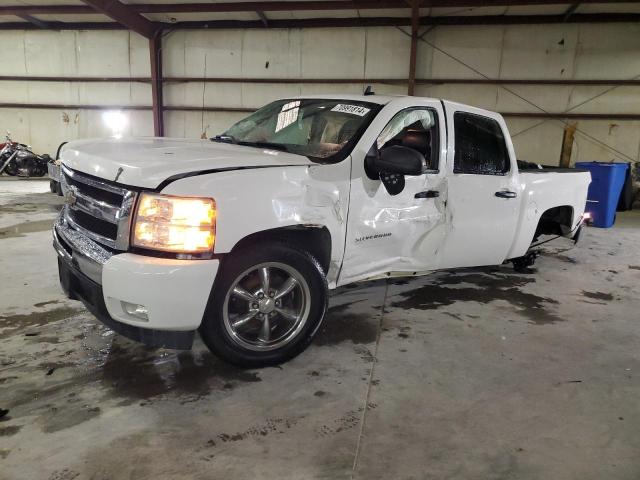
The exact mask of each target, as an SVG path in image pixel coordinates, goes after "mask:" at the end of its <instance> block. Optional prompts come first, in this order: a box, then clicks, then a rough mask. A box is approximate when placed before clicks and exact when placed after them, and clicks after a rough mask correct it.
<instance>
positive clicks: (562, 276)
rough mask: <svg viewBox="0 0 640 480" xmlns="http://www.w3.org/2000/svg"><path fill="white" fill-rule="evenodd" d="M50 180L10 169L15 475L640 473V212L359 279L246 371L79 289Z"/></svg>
mask: <svg viewBox="0 0 640 480" xmlns="http://www.w3.org/2000/svg"><path fill="white" fill-rule="evenodd" d="M46 190H47V184H46V183H44V182H7V181H2V182H0V247H1V250H0V272H1V278H2V280H1V282H0V408H4V409H9V413H8V414H6V415H5V416H4V418H2V419H1V420H0V478H2V479H3V480H4V479H27V478H28V479H32V480H37V479H50V480H54V479H55V480H61V479H115V478H117V479H121V478H132V479H136V480H143V479H151V478H153V479H169V478H196V479H214V478H230V479H263V478H265V479H266V478H277V479H320V478H326V479H338V478H350V477H354V478H358V479H373V478H384V479H445V478H451V479H483V480H484V479H511V478H512V479H525V480H526V479H580V480H588V479H598V480H601V479H609V480H610V479H629V480H632V479H634V480H635V479H638V478H640V433H639V432H640V428H639V427H640V401H639V399H640V315H639V313H638V312H639V311H640V215H638V213H637V212H632V213H631V214H623V215H620V222H619V225H620V226H618V227H616V228H614V229H611V230H599V229H589V231H588V232H587V234H586V235H585V238H584V241H583V243H581V245H579V247H578V248H576V249H573V250H569V251H564V252H563V251H561V250H562V249H564V248H566V247H567V246H568V245H567V244H564V243H562V244H558V245H555V246H553V247H552V248H550V249H549V253H548V254H547V255H545V256H544V257H542V258H541V259H539V261H538V264H537V268H538V270H537V272H535V273H532V274H517V273H514V272H513V271H512V269H511V268H509V267H508V266H504V267H501V268H491V269H477V270H464V271H457V272H442V273H437V274H434V275H431V276H429V277H423V278H420V279H413V280H409V281H404V280H395V281H389V282H385V281H379V282H370V283H366V284H362V285H357V286H354V287H351V288H342V289H340V290H339V291H337V292H335V294H334V295H333V297H332V300H331V305H332V308H331V310H330V313H329V316H328V318H327V319H326V322H325V324H324V327H323V329H322V331H321V333H320V334H319V336H318V338H317V340H316V341H315V342H314V344H313V345H312V346H311V347H310V348H309V350H308V351H307V352H305V353H304V354H302V355H301V356H299V357H298V358H296V359H295V360H293V361H291V362H289V363H287V364H286V365H283V366H282V367H281V368H269V369H264V370H251V371H242V370H238V369H235V368H232V367H229V366H227V365H225V364H223V363H221V362H220V361H219V360H217V359H216V358H215V357H213V356H212V355H210V354H209V353H208V352H207V351H206V349H205V348H204V346H203V345H202V343H201V342H200V341H198V343H197V345H196V347H195V349H194V350H193V351H192V352H187V353H184V352H183V353H176V352H173V351H165V350H152V349H146V348H144V347H142V346H140V345H137V344H135V343H132V342H130V341H128V340H125V339H123V338H121V337H118V336H115V335H113V334H112V332H110V331H109V330H107V329H105V328H104V327H102V326H101V325H100V324H99V323H98V322H97V321H96V320H94V319H93V318H92V317H91V315H89V314H87V313H86V312H85V311H84V309H83V308H82V306H81V305H80V304H79V303H77V302H72V301H69V300H66V299H64V298H63V296H62V294H61V292H60V290H59V287H58V281H57V273H56V265H55V257H54V253H53V250H52V249H51V241H50V232H49V228H50V225H51V221H52V219H53V217H54V215H55V212H56V210H57V205H59V203H60V199H59V198H58V197H54V196H53V195H51V194H48V193H44V192H45V191H46ZM27 222H28V223H27Z"/></svg>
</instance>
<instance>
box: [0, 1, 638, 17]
mask: <svg viewBox="0 0 640 480" xmlns="http://www.w3.org/2000/svg"><path fill="white" fill-rule="evenodd" d="M628 1H629V0H584V1H582V2H581V3H587V4H589V3H600V4H603V3H605V4H616V3H628ZM86 3H88V4H89V2H86ZM100 3H105V4H108V3H112V2H109V1H106V2H100ZM563 3H564V4H569V3H572V2H571V1H570V0H564V1H562V0H485V1H482V0H423V2H422V5H421V6H422V7H423V8H431V7H449V8H467V7H505V6H513V5H557V4H563ZM126 7H127V9H128V10H129V11H131V12H136V13H198V12H216V13H229V12H255V11H261V12H278V11H327V10H357V9H360V10H384V9H396V8H407V4H406V3H405V2H404V1H403V0H330V1H326V2H324V1H318V0H309V1H301V2H287V1H264V2H256V1H252V2H220V3H162V4H158V3H146V4H127V5H126ZM91 13H94V9H93V8H91V7H86V6H84V5H6V6H1V7H0V15H21V14H27V15H35V14H91Z"/></svg>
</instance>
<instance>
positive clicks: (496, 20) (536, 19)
mask: <svg viewBox="0 0 640 480" xmlns="http://www.w3.org/2000/svg"><path fill="white" fill-rule="evenodd" d="M639 21H640V14H637V13H597V14H595V13H593V14H592V13H581V14H577V13H576V14H574V15H572V16H571V17H570V18H569V19H566V20H565V16H564V14H562V15H468V16H450V17H447V16H440V17H421V18H420V25H423V26H433V25H539V24H556V23H617V22H628V23H635V22H639ZM2 25H3V24H2V23H0V28H2ZM410 25H411V19H410V18H403V17H348V18H300V19H292V20H288V19H287V20H280V19H272V20H269V28H336V27H338V28H339V27H404V26H410ZM166 28H170V29H172V30H179V29H185V30H189V29H214V28H242V29H245V28H264V24H263V23H262V22H261V21H260V20H212V21H187V22H176V23H173V24H170V25H166Z"/></svg>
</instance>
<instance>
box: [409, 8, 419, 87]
mask: <svg viewBox="0 0 640 480" xmlns="http://www.w3.org/2000/svg"><path fill="white" fill-rule="evenodd" d="M419 27H420V1H419V0H411V50H410V51H409V80H408V84H409V85H408V87H407V95H413V94H414V92H415V89H416V60H417V56H418V28H419Z"/></svg>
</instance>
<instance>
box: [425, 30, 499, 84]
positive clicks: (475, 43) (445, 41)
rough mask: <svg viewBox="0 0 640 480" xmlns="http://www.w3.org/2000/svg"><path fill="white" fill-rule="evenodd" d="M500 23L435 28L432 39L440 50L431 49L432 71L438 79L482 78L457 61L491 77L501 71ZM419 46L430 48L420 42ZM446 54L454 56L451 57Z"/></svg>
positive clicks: (495, 76)
mask: <svg viewBox="0 0 640 480" xmlns="http://www.w3.org/2000/svg"><path fill="white" fill-rule="evenodd" d="M503 29H504V27H502V26H464V27H462V26H455V27H447V28H436V29H435V30H434V31H433V32H434V33H435V35H434V36H433V37H432V38H433V42H432V43H434V44H435V45H436V46H437V47H438V48H440V49H441V50H443V51H444V52H446V53H443V52H442V51H437V50H436V51H435V52H433V61H432V65H431V72H432V76H433V77H439V78H482V77H481V76H479V75H478V74H476V73H474V72H473V71H472V70H470V69H469V68H468V67H466V66H465V65H463V64H462V63H460V62H463V63H464V64H466V65H468V66H470V67H472V68H474V69H475V70H478V71H480V72H482V74H484V75H487V76H489V77H491V78H497V77H498V75H499V74H500V59H501V56H502V55H501V48H502V40H503ZM421 48H430V47H429V46H425V44H424V43H422V44H421ZM447 54H449V55H451V56H454V57H455V58H456V59H458V60H459V61H457V60H454V59H452V58H451V57H450V56H448V55H447Z"/></svg>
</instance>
